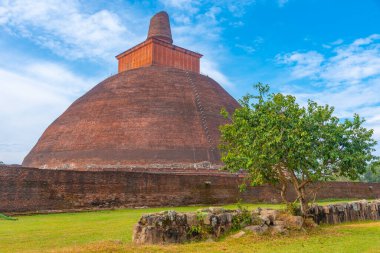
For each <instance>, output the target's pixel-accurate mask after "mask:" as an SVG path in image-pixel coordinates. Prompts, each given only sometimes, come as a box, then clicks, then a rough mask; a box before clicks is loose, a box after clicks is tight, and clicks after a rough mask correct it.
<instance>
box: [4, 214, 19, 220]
mask: <svg viewBox="0 0 380 253" xmlns="http://www.w3.org/2000/svg"><path fill="white" fill-rule="evenodd" d="M0 219H2V220H13V221H15V220H17V218H13V217H9V216H7V215H5V214H2V213H0Z"/></svg>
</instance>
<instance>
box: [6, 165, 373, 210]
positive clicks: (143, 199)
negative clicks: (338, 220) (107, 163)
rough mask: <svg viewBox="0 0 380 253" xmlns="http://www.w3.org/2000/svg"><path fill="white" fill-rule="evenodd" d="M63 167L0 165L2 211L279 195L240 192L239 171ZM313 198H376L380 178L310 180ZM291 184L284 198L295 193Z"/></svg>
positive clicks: (262, 190)
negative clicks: (314, 196) (66, 168)
mask: <svg viewBox="0 0 380 253" xmlns="http://www.w3.org/2000/svg"><path fill="white" fill-rule="evenodd" d="M164 171H165V172H160V170H157V171H156V172H154V171H151V172H142V171H127V170H123V171H67V170H41V169H36V168H25V167H10V166H0V212H4V213H12V212H40V211H49V210H66V211H68V210H76V209H80V210H81V209H97V208H122V207H143V206H180V205H193V204H204V205H216V204H227V203H236V202H237V201H238V200H242V201H244V202H273V203H278V202H280V201H281V197H280V194H279V191H278V190H277V189H276V188H274V187H272V186H270V185H263V186H258V187H249V188H248V189H247V191H246V192H244V193H240V192H239V190H238V185H239V184H241V182H242V179H243V178H242V175H239V174H229V173H220V172H216V171H215V170H203V169H199V170H183V171H177V170H175V171H173V172H169V171H170V168H169V169H166V170H164ZM311 189H312V190H316V191H317V192H318V195H317V198H318V199H324V198H367V199H368V198H380V184H379V183H371V184H370V183H351V182H327V183H321V184H315V185H312V186H311ZM295 196H296V195H295V193H294V190H293V189H292V188H291V187H289V191H288V192H287V198H288V199H289V200H294V199H295Z"/></svg>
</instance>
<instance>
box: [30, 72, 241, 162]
mask: <svg viewBox="0 0 380 253" xmlns="http://www.w3.org/2000/svg"><path fill="white" fill-rule="evenodd" d="M238 106H239V105H238V103H237V102H236V101H235V100H234V99H233V98H232V97H231V96H230V95H229V94H228V93H227V92H226V91H225V90H224V89H223V88H222V87H221V86H220V85H219V84H218V83H217V82H215V81H214V80H213V79H211V78H209V77H207V76H204V75H200V74H198V73H195V72H188V71H184V70H180V69H176V68H169V67H162V66H150V67H143V68H138V69H133V70H129V71H125V72H121V73H119V74H117V75H114V76H112V77H110V78H108V79H106V80H104V81H103V82H101V83H99V84H98V85H96V86H95V87H94V88H93V89H91V90H90V91H89V92H87V93H86V94H85V95H84V96H82V97H81V98H79V99H78V100H76V101H75V102H74V103H73V104H72V105H71V106H70V107H69V108H68V109H67V110H66V111H65V112H64V113H63V114H62V115H61V116H60V117H58V118H57V119H56V120H55V121H54V122H53V123H52V124H51V125H50V126H49V127H48V128H47V129H46V130H45V132H44V133H43V135H42V136H41V138H40V139H39V140H38V142H37V144H36V145H35V146H34V147H33V149H32V150H31V151H30V153H29V154H28V155H27V156H26V157H25V159H24V161H23V166H30V167H39V168H60V169H89V168H97V167H98V168H107V167H112V168H127V167H133V166H142V167H145V168H158V167H160V166H161V167H165V168H168V167H170V166H174V165H178V164H180V165H181V166H184V167H186V166H189V167H191V166H193V165H194V164H196V163H201V162H205V161H206V162H209V163H210V164H215V165H218V164H220V163H221V162H220V155H219V152H218V149H217V145H218V143H219V136H220V135H219V130H218V127H219V125H221V124H223V123H225V119H224V118H223V117H222V116H221V115H220V110H221V108H222V107H224V108H226V109H227V111H229V112H232V111H233V110H234V109H235V108H237V107H238Z"/></svg>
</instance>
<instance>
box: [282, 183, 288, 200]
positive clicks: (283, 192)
mask: <svg viewBox="0 0 380 253" xmlns="http://www.w3.org/2000/svg"><path fill="white" fill-rule="evenodd" d="M286 189H287V185H286V183H282V186H281V199H282V202H284V204H288V203H289V202H288V200H287V199H286Z"/></svg>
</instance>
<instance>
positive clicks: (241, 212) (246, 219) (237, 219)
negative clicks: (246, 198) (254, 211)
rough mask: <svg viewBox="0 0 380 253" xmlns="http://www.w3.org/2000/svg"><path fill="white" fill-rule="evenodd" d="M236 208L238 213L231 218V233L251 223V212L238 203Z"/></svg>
mask: <svg viewBox="0 0 380 253" xmlns="http://www.w3.org/2000/svg"><path fill="white" fill-rule="evenodd" d="M237 207H238V213H237V214H236V215H235V216H234V217H233V218H232V227H231V230H232V231H236V230H239V229H241V228H243V227H245V226H248V225H250V224H251V223H252V215H251V212H250V211H249V210H248V209H247V208H246V207H243V206H242V205H241V204H240V203H238V204H237Z"/></svg>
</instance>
